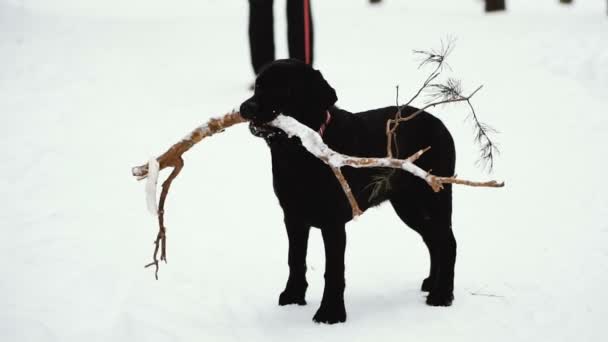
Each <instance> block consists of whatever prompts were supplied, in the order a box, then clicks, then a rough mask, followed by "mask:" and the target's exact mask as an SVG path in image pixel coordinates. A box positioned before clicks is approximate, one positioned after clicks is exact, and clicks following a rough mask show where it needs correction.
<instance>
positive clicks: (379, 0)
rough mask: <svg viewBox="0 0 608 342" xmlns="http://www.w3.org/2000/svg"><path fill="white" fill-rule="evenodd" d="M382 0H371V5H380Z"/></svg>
mask: <svg viewBox="0 0 608 342" xmlns="http://www.w3.org/2000/svg"><path fill="white" fill-rule="evenodd" d="M380 2H382V0H369V3H370V4H379V3H380Z"/></svg>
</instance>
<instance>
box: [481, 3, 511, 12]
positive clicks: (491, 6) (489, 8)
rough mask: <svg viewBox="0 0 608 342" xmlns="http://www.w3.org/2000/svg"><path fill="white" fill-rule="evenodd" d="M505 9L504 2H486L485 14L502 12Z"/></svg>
mask: <svg viewBox="0 0 608 342" xmlns="http://www.w3.org/2000/svg"><path fill="white" fill-rule="evenodd" d="M506 9H507V6H506V4H505V0H486V12H494V11H504V10H506Z"/></svg>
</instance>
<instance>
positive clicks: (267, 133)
mask: <svg viewBox="0 0 608 342" xmlns="http://www.w3.org/2000/svg"><path fill="white" fill-rule="evenodd" d="M249 131H251V134H253V135H255V136H256V137H260V138H264V139H274V138H278V137H284V136H287V135H286V134H285V132H283V131H282V130H281V129H280V128H276V127H274V126H271V125H269V124H267V123H255V122H253V121H252V122H250V123H249Z"/></svg>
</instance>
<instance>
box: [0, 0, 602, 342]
mask: <svg viewBox="0 0 608 342" xmlns="http://www.w3.org/2000/svg"><path fill="white" fill-rule="evenodd" d="M508 4H509V7H510V9H511V10H510V11H509V12H507V13H503V14H494V15H489V16H488V15H484V14H483V12H482V7H483V6H482V1H477V0H462V1H449V0H444V1H440V0H433V1H431V0H408V1H397V0H385V3H384V4H383V5H382V6H376V7H371V6H369V5H368V4H367V1H364V0H359V1H353V0H333V1H321V0H319V1H313V6H314V7H313V13H314V19H315V25H316V26H315V29H316V33H317V35H316V66H317V67H318V68H320V69H321V70H322V71H323V73H324V75H325V77H326V78H327V79H328V80H329V81H330V83H332V85H333V86H334V87H335V88H336V90H337V91H338V96H339V98H340V99H339V105H341V106H342V107H344V108H346V109H351V110H362V109H367V108H374V107H379V106H383V105H387V104H392V103H393V102H394V95H395V94H394V92H395V91H394V86H395V85H396V84H399V85H400V89H401V93H402V94H409V93H410V92H412V91H414V90H415V89H417V86H418V84H419V83H420V82H421V81H422V80H423V79H424V77H425V76H426V73H425V72H424V71H420V70H417V62H418V61H417V60H416V59H415V58H414V57H413V56H412V54H411V50H412V49H427V48H432V47H435V46H437V45H438V42H439V40H440V39H441V38H444V37H445V36H446V35H453V36H456V37H457V38H458V41H457V45H456V50H455V51H454V53H453V55H452V56H451V58H450V60H449V62H450V65H451V66H452V68H453V70H454V71H453V74H454V75H455V76H457V77H459V78H462V79H463V81H464V84H465V86H467V88H468V89H471V90H472V89H474V87H475V86H477V85H479V84H484V85H485V87H484V89H483V91H482V92H480V93H479V94H478V95H477V96H476V98H475V99H474V103H475V105H476V107H477V109H478V111H479V115H480V116H481V118H482V119H483V120H485V121H487V122H488V123H491V124H492V125H494V126H495V127H496V128H498V129H499V130H500V131H501V132H502V133H501V134H500V135H499V136H498V137H497V139H498V141H499V142H500V146H501V150H502V154H501V155H500V157H499V159H498V160H497V164H496V170H495V173H494V174H492V175H487V174H484V173H483V172H482V171H481V170H479V169H478V168H476V167H475V165H474V164H475V160H476V158H477V150H476V146H475V145H474V144H473V143H472V134H471V127H470V124H469V123H467V122H463V119H464V117H465V116H466V115H467V111H466V108H464V107H460V106H450V107H445V108H441V109H437V110H435V111H434V112H435V113H436V114H437V115H438V116H440V117H441V118H442V119H443V120H444V121H445V122H446V124H447V125H448V126H449V128H450V129H451V130H452V132H453V134H454V136H455V139H456V143H457V146H458V165H457V170H458V174H459V175H460V176H462V177H465V178H471V179H486V178H498V179H504V180H505V181H506V183H507V186H506V188H504V189H500V190H494V189H474V188H463V187H458V188H456V190H455V212H454V229H455V231H456V234H457V239H458V243H459V254H458V260H457V269H456V290H455V296H456V300H455V302H454V305H453V306H452V307H450V308H435V307H428V306H426V305H425V304H424V294H423V293H421V292H419V290H418V288H419V285H420V282H421V281H422V279H423V278H424V276H425V274H426V271H427V268H428V258H427V255H426V250H425V248H424V246H423V244H422V242H421V241H420V239H419V237H418V236H417V235H416V234H415V233H413V232H412V231H411V230H409V229H408V228H406V227H404V225H403V224H402V223H401V222H400V221H399V220H398V218H397V217H396V215H395V214H394V213H393V212H392V209H391V208H390V206H381V207H380V208H377V209H373V210H370V211H369V212H367V213H366V214H365V215H364V216H363V217H362V218H360V219H359V220H357V221H356V222H354V223H351V224H350V225H349V230H348V247H347V274H346V277H347V285H348V287H347V291H346V302H347V311H348V321H347V322H346V323H345V324H342V325H335V326H324V325H316V324H313V323H312V321H311V318H312V315H313V314H314V312H315V310H316V309H317V307H318V305H319V301H320V297H321V291H322V288H323V265H324V260H323V251H322V241H321V238H320V234H319V232H318V231H317V230H313V232H312V234H311V242H310V251H309V257H308V263H309V272H308V275H309V283H310V287H309V291H308V296H307V299H308V303H309V305H307V306H305V307H286V308H285V307H279V306H277V305H276V303H277V299H278V294H279V292H280V291H281V290H282V287H283V285H284V282H285V280H286V276H287V265H286V253H287V241H286V236H285V233H284V228H283V225H282V214H281V211H280V209H279V206H278V204H277V201H276V199H275V198H274V194H273V192H272V187H271V173H270V165H269V153H268V151H267V148H266V146H265V144H264V142H263V141H262V140H260V139H256V138H254V137H252V136H251V135H250V134H249V133H248V130H247V129H246V127H245V126H243V127H236V128H233V129H230V130H229V131H227V132H226V133H224V134H221V135H218V136H217V137H213V138H212V139H209V140H208V141H204V142H203V143H201V144H200V145H199V146H197V147H195V148H194V149H193V150H192V151H190V152H188V154H187V155H186V168H185V169H184V171H183V172H182V174H181V175H180V177H179V178H178V179H177V181H176V182H175V183H174V185H173V188H172V192H171V194H170V195H169V198H168V205H167V217H166V219H167V224H168V228H169V232H168V233H169V237H168V244H169V245H168V259H169V264H167V265H163V267H161V270H160V280H159V281H155V280H154V275H153V272H152V271H151V270H149V269H144V268H143V265H144V264H145V263H147V262H149V261H150V259H151V253H152V249H153V245H152V241H153V239H154V237H155V234H156V229H157V227H156V223H155V220H154V217H152V216H150V215H149V214H148V212H147V210H146V203H145V199H144V183H142V182H136V181H135V180H134V179H133V177H131V175H130V168H131V167H132V166H135V165H139V164H141V163H143V162H145V161H146V160H148V158H149V157H150V156H152V155H157V154H159V153H161V152H163V151H164V150H165V149H166V148H167V147H168V146H170V145H171V144H173V143H174V142H175V141H176V140H177V139H179V138H180V137H182V136H183V135H184V134H186V133H188V132H189V131H190V130H191V129H192V128H194V127H196V126H197V125H199V124H200V123H203V122H205V121H206V119H207V118H209V117H211V116H217V115H219V114H221V113H224V112H226V111H228V110H230V109H232V108H234V107H236V106H238V104H240V102H241V101H242V100H244V99H245V98H246V97H248V96H249V92H248V90H247V85H248V83H249V82H251V80H252V73H251V68H250V65H249V51H248V42H247V37H246V22H247V6H246V1H245V0H241V1H236V0H231V1H227V0H221V1H220V0H174V1H161V0H130V1H127V0H105V1H102V0H89V1H76V0H74V1H68V0H55V1H52V2H51V1H48V0H0V65H1V67H0V150H1V151H2V163H1V164H0V198H1V201H2V202H1V207H2V209H1V210H0V227H1V228H0V229H1V235H2V248H0V270H2V275H1V276H0V340H2V341H19V342H21V341H62V342H63V341H237V340H244V341H286V340H288V341H309V340H315V341H338V340H340V341H341V340H352V341H439V340H452V341H483V340H486V341H598V340H602V339H603V337H604V335H605V331H604V325H605V320H606V317H608V292H607V291H606V288H607V287H608V221H607V218H608V196H607V193H608V185H607V184H606V181H605V179H606V177H605V168H606V167H607V166H608V163H607V162H606V161H605V156H606V152H605V150H604V149H605V148H606V146H607V144H606V136H608V116H607V114H608V97H607V96H606V94H608V45H607V43H608V17H607V16H606V8H605V6H606V3H605V1H604V0H578V1H575V4H574V5H573V6H571V7H565V6H560V5H559V4H558V3H557V1H556V0H542V1H541V0H538V1H530V0H511V1H508ZM275 6H276V13H277V23H276V25H277V33H276V35H277V45H278V51H279V53H280V56H279V57H284V56H285V51H286V47H285V46H286V44H285V32H284V31H285V30H284V29H283V28H284V20H285V18H284V11H283V9H282V8H283V7H284V1H277V3H276V4H275ZM403 97H404V98H405V97H406V95H403ZM163 175H166V173H163ZM389 260H402V262H400V263H399V264H391V263H388V261H389Z"/></svg>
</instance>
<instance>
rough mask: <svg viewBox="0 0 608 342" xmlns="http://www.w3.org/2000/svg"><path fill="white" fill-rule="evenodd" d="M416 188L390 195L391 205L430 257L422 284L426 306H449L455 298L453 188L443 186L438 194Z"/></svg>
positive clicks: (423, 185) (420, 185) (422, 188)
mask: <svg viewBox="0 0 608 342" xmlns="http://www.w3.org/2000/svg"><path fill="white" fill-rule="evenodd" d="M413 186H415V187H418V186H419V187H420V188H416V189H408V191H403V193H405V194H407V196H408V197H405V196H404V195H400V196H393V198H391V204H392V205H393V208H395V211H396V212H397V215H398V216H399V217H400V218H401V220H403V222H405V224H407V225H408V226H409V227H410V228H412V229H414V230H415V231H416V232H418V233H419V234H420V235H421V236H422V240H423V241H424V243H425V244H426V246H427V248H428V250H429V255H430V259H431V262H430V264H431V265H430V271H429V276H428V277H427V278H426V279H424V281H423V282H422V286H421V289H422V291H428V292H429V295H428V297H427V300H426V302H427V304H429V305H433V306H449V305H451V304H452V301H453V299H454V296H453V291H454V265H455V263H456V239H455V238H454V233H453V232H452V188H451V185H449V184H448V185H446V186H445V188H444V189H443V190H442V191H440V192H439V193H433V192H431V191H429V189H427V188H424V187H425V186H426V184H422V183H420V184H416V185H413Z"/></svg>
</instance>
